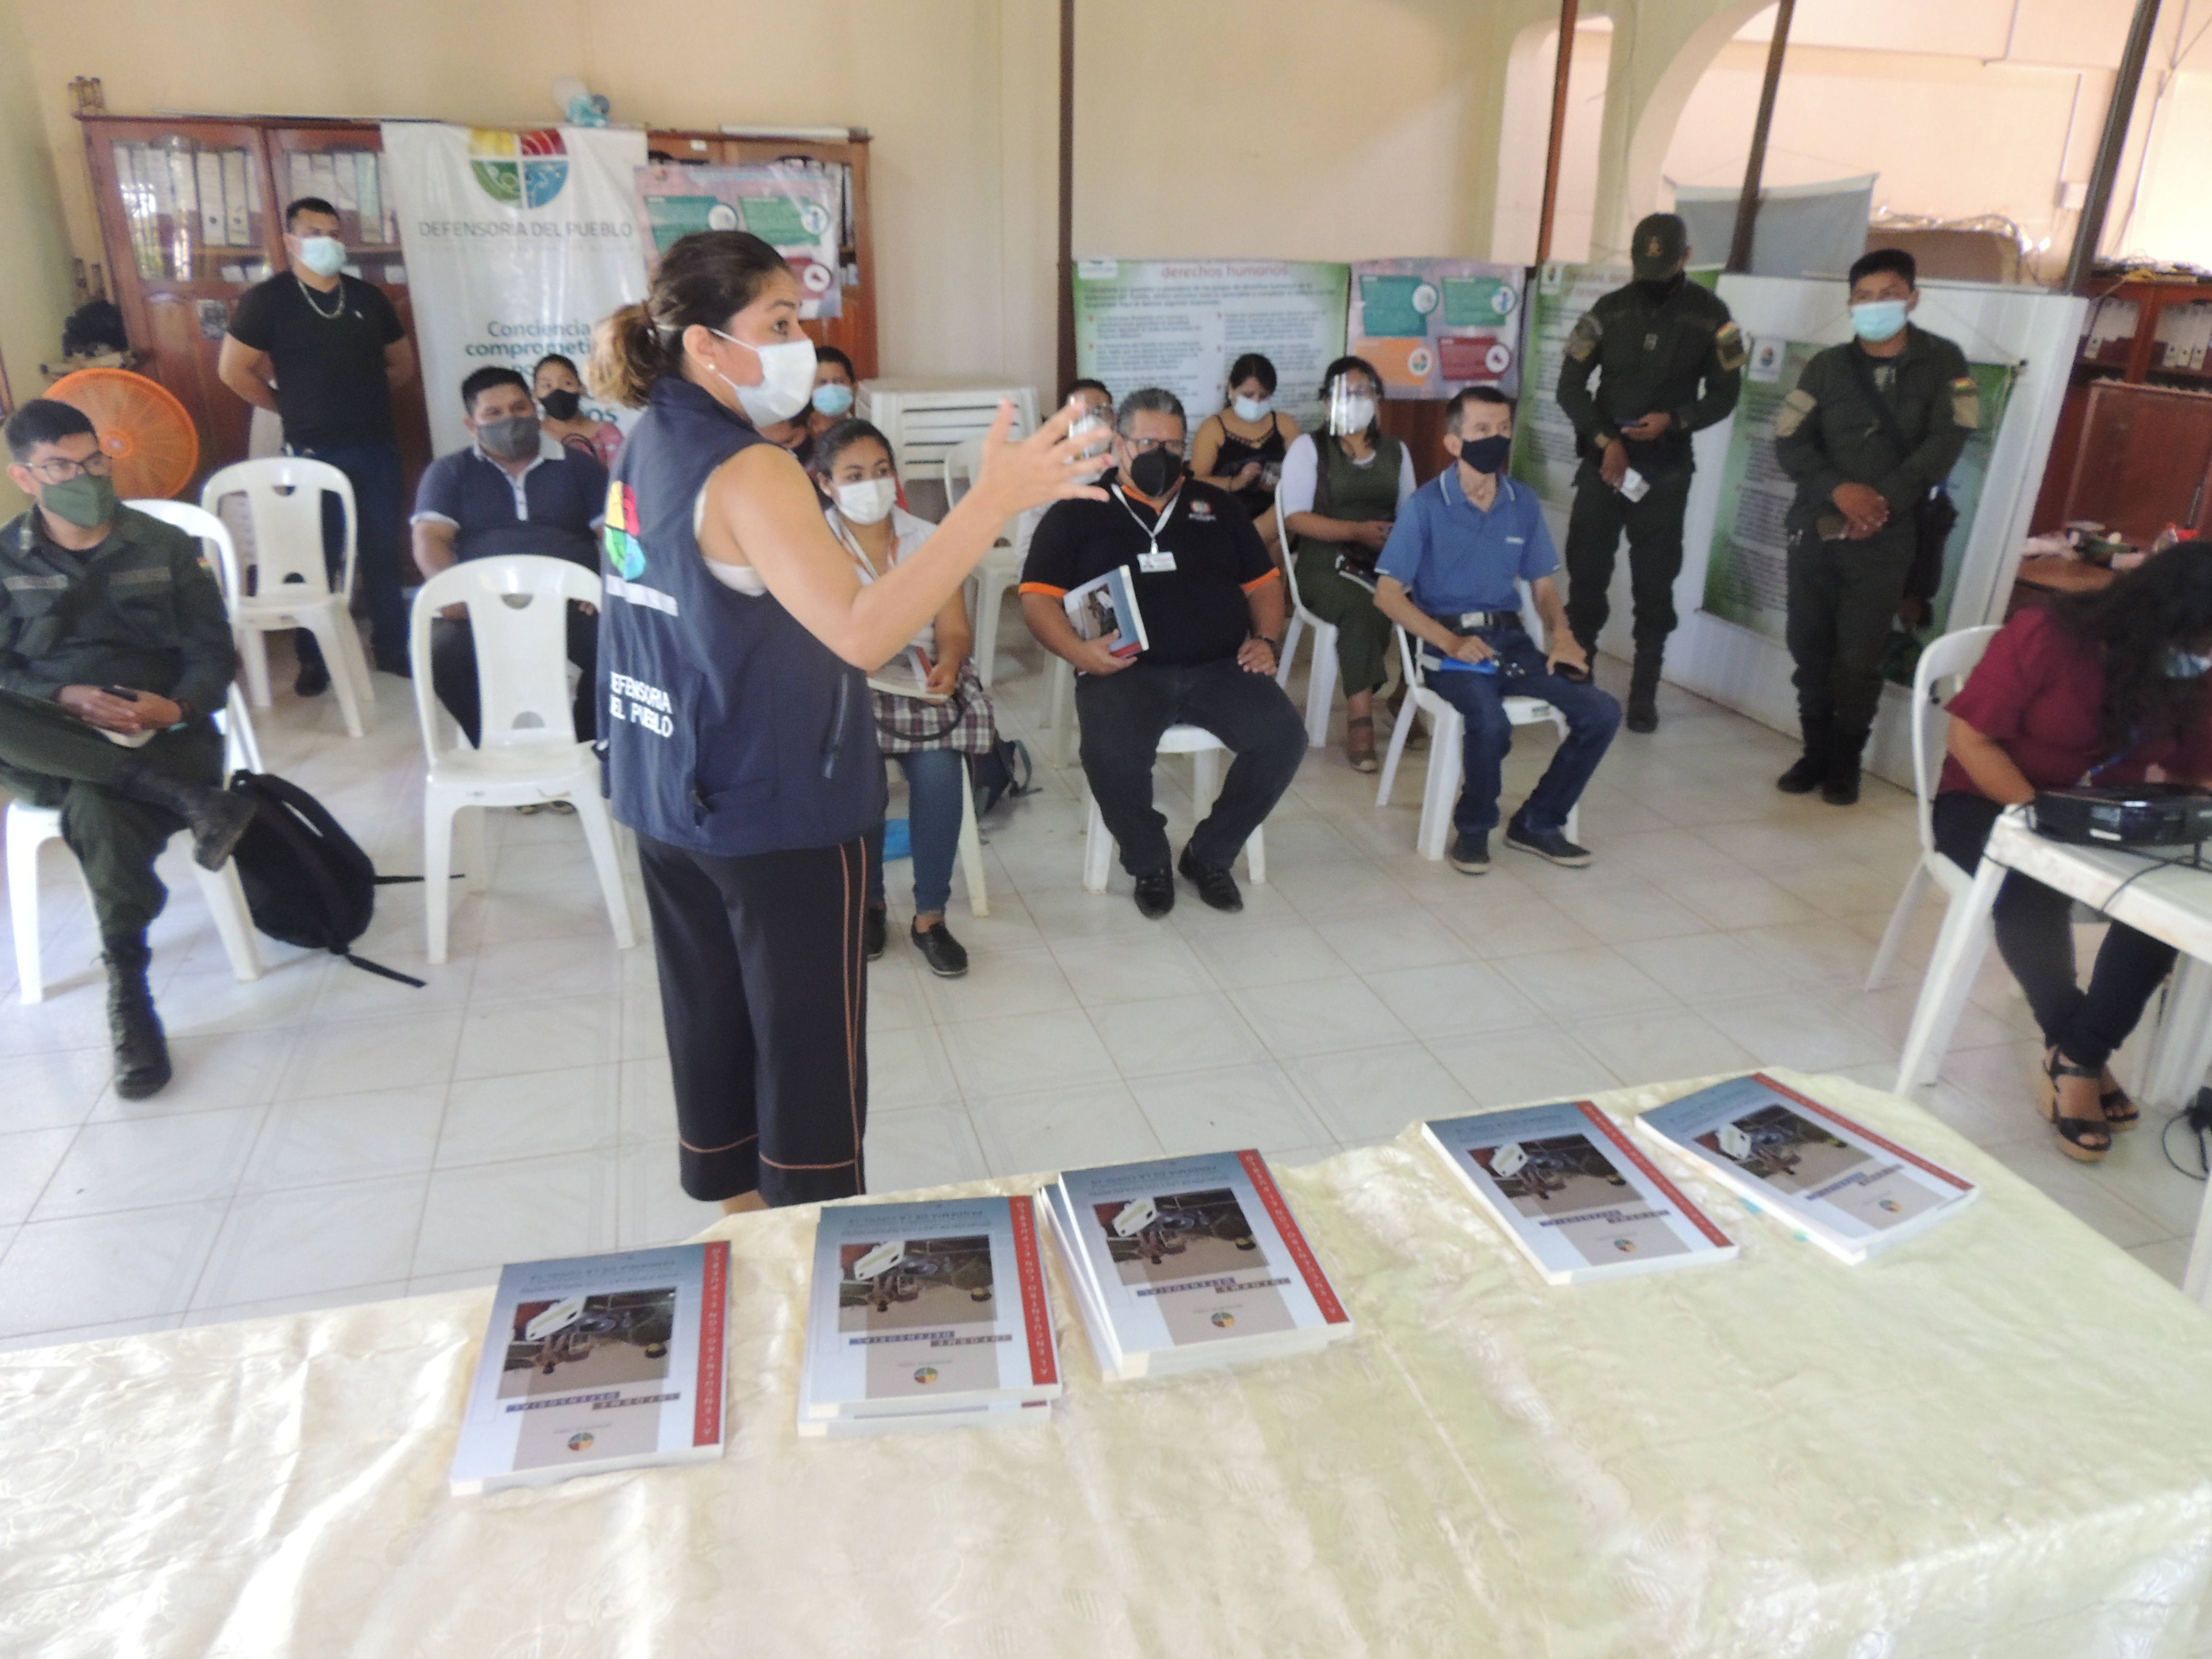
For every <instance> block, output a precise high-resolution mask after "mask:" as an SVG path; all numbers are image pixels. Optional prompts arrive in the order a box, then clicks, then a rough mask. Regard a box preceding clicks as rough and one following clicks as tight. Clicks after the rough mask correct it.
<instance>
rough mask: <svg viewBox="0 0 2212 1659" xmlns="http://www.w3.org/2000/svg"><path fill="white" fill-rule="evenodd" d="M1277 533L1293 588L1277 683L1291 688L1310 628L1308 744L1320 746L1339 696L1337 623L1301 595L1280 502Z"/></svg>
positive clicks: (1288, 580)
mask: <svg viewBox="0 0 2212 1659" xmlns="http://www.w3.org/2000/svg"><path fill="white" fill-rule="evenodd" d="M1275 532H1276V544H1277V545H1278V546H1279V547H1280V548H1281V549H1282V550H1283V580H1285V582H1287V583H1289V584H1290V590H1291V625H1290V626H1289V627H1288V628H1286V629H1284V630H1283V659H1282V661H1280V662H1279V663H1277V664H1276V665H1275V684H1278V685H1279V686H1281V687H1282V688H1283V689H1284V690H1286V691H1287V690H1290V685H1291V657H1293V656H1294V655H1296V654H1297V648H1298V635H1300V634H1301V633H1303V632H1304V630H1305V629H1307V628H1309V627H1310V628H1311V629H1313V659H1312V660H1311V661H1310V663H1308V664H1307V665H1306V747H1307V748H1309V749H1319V748H1322V746H1324V745H1325V744H1327V743H1328V708H1329V704H1330V702H1332V701H1334V698H1335V696H1336V682H1337V678H1338V674H1337V665H1336V624H1335V623H1325V622H1323V621H1322V619H1321V618H1320V617H1316V615H1314V613H1313V612H1312V611H1309V610H1307V609H1306V602H1305V601H1304V599H1301V598H1299V597H1298V565H1297V558H1296V556H1294V555H1293V554H1292V553H1291V537H1290V532H1289V531H1288V530H1286V529H1285V527H1284V525H1283V507H1282V503H1281V502H1280V501H1278V502H1276V504H1275ZM1402 724H1403V722H1401V725H1402Z"/></svg>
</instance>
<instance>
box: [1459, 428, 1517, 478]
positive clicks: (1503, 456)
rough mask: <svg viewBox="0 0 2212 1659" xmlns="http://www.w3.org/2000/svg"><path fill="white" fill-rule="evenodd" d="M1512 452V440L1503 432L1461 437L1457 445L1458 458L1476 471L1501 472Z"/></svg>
mask: <svg viewBox="0 0 2212 1659" xmlns="http://www.w3.org/2000/svg"><path fill="white" fill-rule="evenodd" d="M1512 453H1513V440H1512V439H1511V438H1510V437H1508V436H1506V435H1503V434H1499V435H1493V436H1491V437H1487V438H1466V439H1462V441H1461V442H1460V447H1459V458H1460V459H1461V460H1462V461H1464V462H1466V463H1467V465H1469V466H1471V467H1473V468H1474V470H1475V471H1477V472H1503V471H1505V463H1506V460H1507V459H1508V458H1509V457H1510V456H1511V454H1512Z"/></svg>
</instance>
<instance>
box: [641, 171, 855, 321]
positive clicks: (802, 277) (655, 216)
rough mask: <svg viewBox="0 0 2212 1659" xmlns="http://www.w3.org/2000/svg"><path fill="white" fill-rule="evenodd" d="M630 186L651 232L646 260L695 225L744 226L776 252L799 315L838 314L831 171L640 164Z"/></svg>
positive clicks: (840, 299)
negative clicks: (791, 282)
mask: <svg viewBox="0 0 2212 1659" xmlns="http://www.w3.org/2000/svg"><path fill="white" fill-rule="evenodd" d="M636 191H637V206H638V213H639V217H640V222H641V223H642V224H644V225H645V226H647V228H649V229H650V231H651V232H652V237H651V240H650V243H649V245H648V246H647V249H646V257H647V259H648V261H650V262H652V263H653V264H658V263H659V258H660V256H661V255H662V254H664V253H665V252H668V250H669V249H670V248H671V247H673V246H675V245H676V241H677V239H678V238H679V237H683V236H689V235H690V234H691V233H692V232H694V231H696V230H743V231H749V232H750V233H751V234H753V235H755V236H757V237H759V238H760V239H761V240H763V242H766V243H768V244H769V246H771V247H773V248H775V251H776V252H778V253H781V255H783V257H784V258H785V260H786V261H787V263H788V264H790V266H791V268H792V270H793V271H794V272H795V273H797V275H798V277H799V289H800V291H801V293H802V294H803V295H804V297H803V298H802V299H801V300H800V301H799V315H800V316H801V317H802V318H805V319H809V320H811V319H816V318H821V317H835V316H837V315H839V314H841V313H842V312H843V310H844V296H843V294H842V291H841V285H840V284H839V283H838V281H837V274H838V264H837V237H838V232H839V230H840V228H841V227H842V222H843V216H844V202H843V197H844V181H843V179H842V175H841V174H840V173H837V172H836V171H835V170H833V169H830V168H827V167H817V166H813V165H811V164H809V163H805V162H799V161H764V162H760V163H757V164H756V163H748V164H746V165H744V166H741V167H640V168H638V169H637V173H636Z"/></svg>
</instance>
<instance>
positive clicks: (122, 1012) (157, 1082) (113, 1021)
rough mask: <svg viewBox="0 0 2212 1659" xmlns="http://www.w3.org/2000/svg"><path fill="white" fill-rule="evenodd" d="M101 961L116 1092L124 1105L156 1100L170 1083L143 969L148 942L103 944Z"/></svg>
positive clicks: (158, 1018)
mask: <svg viewBox="0 0 2212 1659" xmlns="http://www.w3.org/2000/svg"><path fill="white" fill-rule="evenodd" d="M100 960H101V961H102V962H105V963H106V964H107V1035H108V1038H109V1040H110V1041H111V1042H113V1043H114V1045H115V1092H116V1093H117V1094H118V1095H120V1096H122V1097H123V1098H124V1099H125V1100H143V1099H145V1098H146V1097H148V1096H149V1095H157V1094H159V1093H161V1091H162V1089H163V1088H164V1087H166V1086H167V1084H168V1081H169V1044H168V1041H167V1038H165V1037H164V1036H162V1035H161V1016H160V1015H159V1014H156V1013H155V1012H154V993H153V992H152V990H150V989H149V987H148V986H147V984H146V969H147V968H148V967H149V966H150V965H151V964H152V963H153V960H154V953H153V952H152V951H149V950H148V949H147V948H146V937H145V935H144V934H143V933H141V934H139V935H138V936H137V937H136V938H134V939H110V940H108V941H107V949H106V951H105V952H104V953H103V954H102V956H101V957H100Z"/></svg>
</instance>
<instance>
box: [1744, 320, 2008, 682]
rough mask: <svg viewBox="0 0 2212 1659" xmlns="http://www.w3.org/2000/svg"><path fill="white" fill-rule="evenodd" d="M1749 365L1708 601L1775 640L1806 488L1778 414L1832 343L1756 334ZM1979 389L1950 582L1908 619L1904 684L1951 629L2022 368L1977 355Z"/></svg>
mask: <svg viewBox="0 0 2212 1659" xmlns="http://www.w3.org/2000/svg"><path fill="white" fill-rule="evenodd" d="M1750 346H1751V361H1750V362H1749V363H1747V365H1746V366H1745V368H1744V374H1743V395H1742V397H1741V398H1740V399H1739V400H1738V401H1737V404H1736V410H1735V424H1734V425H1733V426H1732V427H1731V428H1730V429H1729V448H1728V461H1727V464H1726V466H1725V467H1724V469H1723V471H1722V474H1721V493H1720V507H1719V513H1718V516H1717V518H1716V520H1715V521H1714V524H1713V542H1712V553H1711V557H1710V558H1709V560H1708V561H1707V562H1706V565H1705V605H1704V607H1703V608H1704V609H1705V611H1708V612H1710V613H1711V615H1713V616H1716V617H1720V618H1721V619H1722V620H1723V621H1724V622H1732V623H1737V624H1739V625H1741V626H1742V627H1745V628H1749V629H1754V630H1756V631H1757V632H1759V633H1760V634H1763V635H1765V636H1766V637H1767V638H1769V639H1771V640H1776V641H1780V640H1782V639H1783V638H1784V629H1785V623H1786V622H1787V620H1788V616H1789V609H1790V599H1789V591H1788V576H1787V561H1788V548H1789V533H1788V532H1787V530H1786V529H1785V528H1784V520H1785V518H1786V517H1787V516H1788V513H1789V511H1790V503H1791V502H1792V501H1795V500H1796V495H1797V486H1796V483H1794V482H1792V480H1791V479H1790V477H1789V475H1788V474H1787V473H1785V472H1784V471H1783V470H1782V467H1781V465H1780V463H1779V462H1778V461H1777V460H1776V459H1775V456H1774V422H1775V416H1777V415H1778V413H1779V412H1780V410H1781V407H1782V402H1783V399H1784V398H1787V397H1788V396H1789V395H1790V392H1793V391H1795V390H1796V386H1797V380H1798V377H1799V376H1801V375H1802V374H1804V372H1805V365H1806V364H1808V363H1809V362H1812V361H1813V359H1814V356H1816V355H1817V354H1819V353H1820V352H1822V351H1825V350H1826V349H1827V348H1826V346H1825V345H1823V344H1820V343H1817V342H1814V341H1810V340H1779V339H1773V338H1763V339H1754V340H1753V341H1752V342H1751V343H1750ZM1968 368H1970V370H1971V371H1972V374H1973V377H1974V382H1975V385H1976V386H1978V388H1979V389H1980V392H1981V404H1982V411H1981V414H1982V418H1981V424H1980V426H1979V427H1978V428H1976V429H1975V431H1974V434H1973V435H1972V437H1970V438H1969V439H1967V441H1966V450H1965V452H1964V453H1961V454H1960V457H1959V461H1958V465H1955V466H1954V467H1953V468H1952V469H1951V477H1950V481H1949V483H1948V489H1949V490H1950V495H1951V501H1952V503H1953V505H1954V506H1955V507H1957V508H1958V509H1959V522H1958V523H1957V525H1956V526H1954V527H1953V529H1952V531H1951V536H1950V539H1949V540H1948V542H1947V543H1945V544H1944V556H1943V584H1942V588H1941V589H1940V590H1939V591H1938V592H1937V593H1936V598H1935V599H1934V601H1933V602H1932V603H1931V604H1930V605H1929V615H1928V616H1927V617H1925V618H1923V621H1922V625H1921V626H1920V627H1919V628H1918V629H1915V630H1913V631H1911V632H1910V633H1908V632H1907V631H1906V630H1905V629H1904V627H1903V625H1902V624H1901V623H1900V624H1899V629H1898V633H1897V638H1896V641H1895V642H1894V647H1893V650H1892V652H1891V653H1890V658H1889V660H1888V662H1887V665H1886V670H1885V671H1886V672H1887V673H1888V675H1889V677H1890V678H1892V679H1893V680H1896V681H1897V682H1898V683H1899V684H1905V685H1910V684H1911V683H1912V665H1913V663H1914V662H1915V661H1917V659H1918V657H1919V653H1920V647H1921V646H1922V645H1923V644H1925V643H1926V642H1927V641H1929V640H1932V639H1934V638H1935V637H1936V635H1939V634H1941V633H1942V632H1943V631H1944V628H1945V625H1946V623H1948V620H1949V617H1950V614H1951V597H1952V593H1953V591H1954V589H1955V587H1956V586H1957V585H1958V579H1959V568H1960V563H1961V562H1962V561H1963V560H1964V558H1965V554H1966V544H1967V543H1968V542H1969V541H1970V540H1971V539H1972V536H1973V531H1974V514H1975V513H1976V511H1977V510H1978V508H1979V507H1980V505H1981V500H1982V491H1983V485H1984V482H1985V481H1986V479H1987V478H1988V476H1989V465H1990V452H1991V450H1992V449H1994V448H1995V447H1996V438H1997V432H1998V429H1999V428H2000V427H2001V426H2002V424H2003V422H2004V418H2005V414H2006V405H2007V404H2008V401H2009V400H2010V396H2011V392H2012V386H2013V380H2014V379H2015V374H2016V371H2015V369H2014V368H2011V367H2010V366H2009V365H2008V364H2004V363H1970V364H1969V365H1968Z"/></svg>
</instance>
